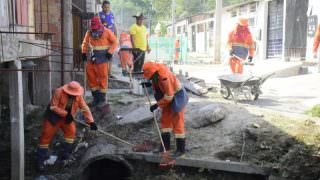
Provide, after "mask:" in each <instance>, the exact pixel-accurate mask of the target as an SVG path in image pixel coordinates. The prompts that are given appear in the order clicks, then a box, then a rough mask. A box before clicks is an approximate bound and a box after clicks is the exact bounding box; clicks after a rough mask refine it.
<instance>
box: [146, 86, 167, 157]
mask: <svg viewBox="0 0 320 180" xmlns="http://www.w3.org/2000/svg"><path fill="white" fill-rule="evenodd" d="M143 89H144V91H145V93H146V96H147V98H148V102H149V105H150V106H151V100H150V96H149V93H148V90H147V88H146V87H145V86H143ZM152 114H153V120H154V125H155V126H156V129H157V131H158V135H159V138H160V141H161V145H162V148H163V152H164V153H166V151H167V150H166V147H165V146H164V142H163V139H162V136H161V131H160V128H159V125H158V122H157V118H156V114H155V113H154V112H152Z"/></svg>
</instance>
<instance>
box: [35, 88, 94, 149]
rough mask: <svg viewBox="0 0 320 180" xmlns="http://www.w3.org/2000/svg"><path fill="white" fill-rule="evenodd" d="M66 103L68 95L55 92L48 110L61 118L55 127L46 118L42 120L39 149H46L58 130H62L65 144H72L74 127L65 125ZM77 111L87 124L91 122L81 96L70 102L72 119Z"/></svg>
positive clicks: (91, 119)
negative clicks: (81, 114) (79, 111)
mask: <svg viewBox="0 0 320 180" xmlns="http://www.w3.org/2000/svg"><path fill="white" fill-rule="evenodd" d="M67 103H68V94H67V93H65V92H64V91H63V89H62V88H58V89H56V90H55V93H54V95H53V97H52V99H51V102H50V106H49V107H50V110H51V111H53V112H54V113H56V114H57V115H59V116H60V117H62V118H61V119H59V120H58V121H57V122H56V123H55V125H53V124H52V123H51V122H50V121H49V119H48V118H46V119H45V120H44V123H43V127H42V133H41V136H40V142H39V147H40V148H48V147H49V144H50V142H51V140H52V138H53V137H54V135H55V134H56V132H57V130H58V129H59V128H61V129H62V131H63V133H64V138H65V141H66V142H67V143H70V144H71V143H73V141H74V138H75V135H76V126H75V123H74V122H71V123H69V124H68V123H66V118H65V117H66V116H67V114H68V112H67V111H66V110H65V109H66V106H67ZM78 109H80V110H81V112H82V113H83V115H84V117H85V118H86V121H87V123H91V122H93V117H92V114H91V112H90V109H89V107H88V106H87V104H86V102H85V101H84V99H83V97H82V96H76V97H75V98H74V100H73V102H72V108H71V115H72V116H73V117H74V116H75V114H76V112H77V111H78Z"/></svg>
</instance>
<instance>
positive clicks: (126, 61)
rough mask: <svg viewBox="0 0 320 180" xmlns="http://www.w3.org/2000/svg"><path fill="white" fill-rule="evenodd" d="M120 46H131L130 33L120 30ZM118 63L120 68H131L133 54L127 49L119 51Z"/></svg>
mask: <svg viewBox="0 0 320 180" xmlns="http://www.w3.org/2000/svg"><path fill="white" fill-rule="evenodd" d="M120 48H132V44H131V39H130V34H128V33H125V32H122V33H121V34H120ZM119 55H120V64H121V68H122V70H127V66H128V67H129V68H130V69H131V68H132V67H133V62H132V59H133V56H132V54H131V52H129V51H120V52H119Z"/></svg>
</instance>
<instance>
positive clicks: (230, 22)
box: [168, 0, 319, 61]
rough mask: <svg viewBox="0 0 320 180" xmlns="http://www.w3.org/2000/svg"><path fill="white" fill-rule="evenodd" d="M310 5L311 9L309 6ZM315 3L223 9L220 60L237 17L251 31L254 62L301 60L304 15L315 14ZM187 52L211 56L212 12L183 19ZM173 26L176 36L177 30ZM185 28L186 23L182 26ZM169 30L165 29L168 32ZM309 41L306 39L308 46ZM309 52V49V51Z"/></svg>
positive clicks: (255, 3) (252, 3) (260, 1)
mask: <svg viewBox="0 0 320 180" xmlns="http://www.w3.org/2000/svg"><path fill="white" fill-rule="evenodd" d="M309 4H310V5H309ZM317 5H318V1H317V0H310V2H308V1H286V0H268V1H265V0H249V1H246V2H242V3H239V4H235V5H231V6H227V7H224V8H223V10H222V25H221V26H222V34H221V44H220V46H221V54H222V60H223V61H225V60H226V59H228V58H227V57H228V54H229V53H228V49H227V40H228V33H229V32H231V31H232V30H233V29H234V28H235V25H236V22H237V20H238V18H239V17H247V18H248V19H249V24H250V27H249V28H250V30H251V33H252V34H253V37H254V39H255V41H256V55H255V59H257V60H265V59H278V60H280V59H282V60H286V61H292V60H304V59H305V58H306V48H307V26H308V25H307V20H308V17H307V11H308V6H312V7H313V9H315V11H311V10H310V8H309V12H312V13H313V14H315V13H316V11H318V12H319V10H316V9H317V8H318V7H319V6H317ZM181 21H187V29H188V31H187V34H186V35H185V36H187V37H188V42H189V43H188V47H189V52H196V53H205V54H207V55H209V56H210V55H212V54H213V45H214V41H213V40H214V38H213V36H214V34H213V31H214V29H213V28H214V27H213V26H214V12H213V11H212V12H208V13H204V14H199V15H195V16H192V17H188V18H185V19H183V20H181ZM181 21H178V23H177V25H176V32H178V28H179V27H180V26H179V25H178V24H179V23H181ZM184 24H185V23H184ZM170 28H171V26H168V29H170ZM310 44H311V39H308V46H310ZM308 49H309V48H308Z"/></svg>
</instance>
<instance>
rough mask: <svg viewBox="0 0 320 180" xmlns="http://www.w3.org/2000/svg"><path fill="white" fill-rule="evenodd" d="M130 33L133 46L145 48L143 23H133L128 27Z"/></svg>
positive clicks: (145, 33)
mask: <svg viewBox="0 0 320 180" xmlns="http://www.w3.org/2000/svg"><path fill="white" fill-rule="evenodd" d="M130 35H131V36H132V39H133V42H134V45H135V48H139V49H141V50H143V51H146V50H147V28H146V27H145V26H144V25H141V26H138V25H137V24H133V25H132V26H131V27H130Z"/></svg>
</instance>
